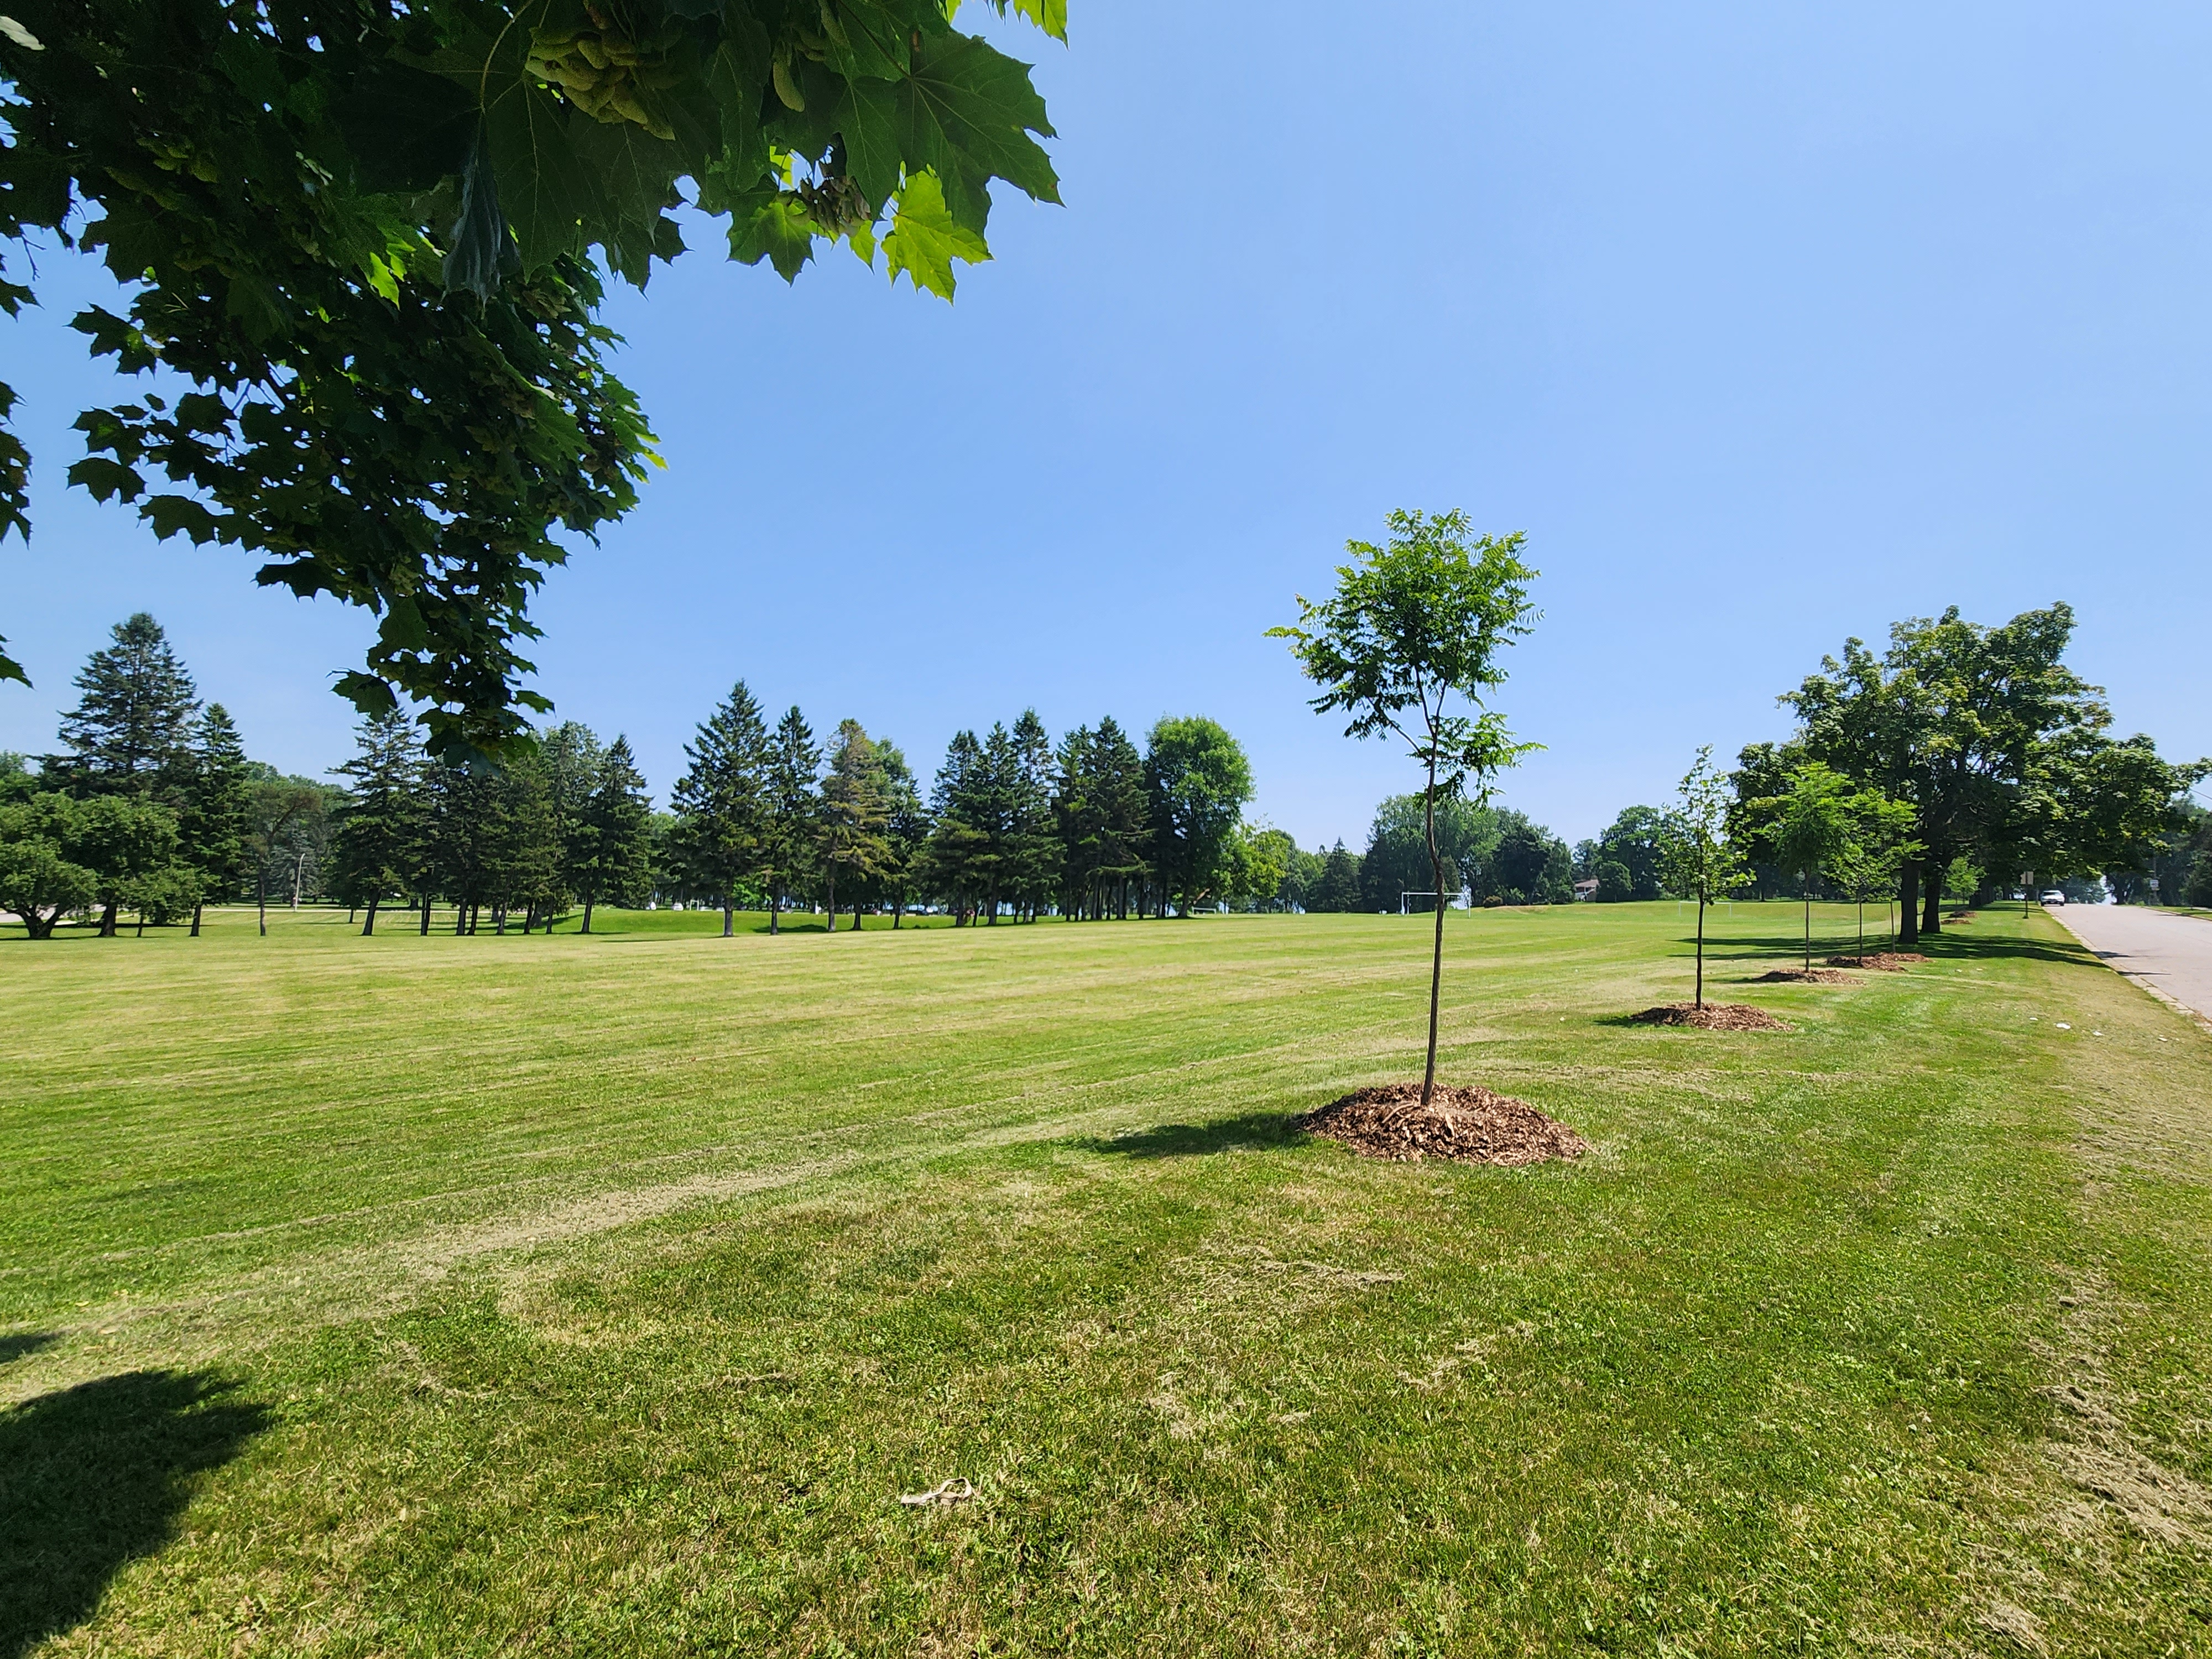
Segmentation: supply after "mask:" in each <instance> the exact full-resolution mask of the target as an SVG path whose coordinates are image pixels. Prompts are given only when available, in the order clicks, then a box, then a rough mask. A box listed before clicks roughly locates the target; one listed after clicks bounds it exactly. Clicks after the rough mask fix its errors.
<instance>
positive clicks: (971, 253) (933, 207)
mask: <svg viewBox="0 0 2212 1659" xmlns="http://www.w3.org/2000/svg"><path fill="white" fill-rule="evenodd" d="M990 257H991V250H990V249H989V248H988V247H987V246H985V245H984V242H983V239H982V238H981V236H979V235H977V234H975V232H974V231H972V230H969V229H968V228H966V227H964V226H963V225H960V224H958V223H956V222H954V220H953V217H952V214H951V210H949V209H947V208H946V206H945V191H944V189H943V188H942V186H941V185H939V183H938V179H937V175H936V174H935V173H912V174H909V175H908V179H907V181H906V184H905V185H904V187H903V188H902V189H901V190H900V191H899V197H898V216H897V217H896V220H894V221H893V222H892V226H891V233H890V235H888V236H886V237H884V263H885V264H886V265H888V267H889V268H890V278H891V280H892V281H893V282H894V283H896V281H897V280H898V276H899V273H900V272H901V271H904V272H905V273H906V275H907V279H908V281H909V282H911V283H913V284H914V285H915V287H916V288H918V289H928V290H929V291H930V292H931V293H932V294H935V295H940V296H941V297H943V298H945V299H947V300H949V299H951V297H952V290H953V288H954V286H955V283H954V279H953V276H952V262H953V261H954V260H955V259H963V260H965V261H966V262H967V263H968V264H981V263H982V262H983V261H984V260H986V259H987V258H990Z"/></svg>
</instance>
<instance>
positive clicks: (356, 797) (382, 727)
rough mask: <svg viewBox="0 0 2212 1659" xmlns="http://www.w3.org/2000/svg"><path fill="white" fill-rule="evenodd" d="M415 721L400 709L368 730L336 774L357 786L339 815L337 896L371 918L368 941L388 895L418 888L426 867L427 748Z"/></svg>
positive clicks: (371, 721) (373, 718)
mask: <svg viewBox="0 0 2212 1659" xmlns="http://www.w3.org/2000/svg"><path fill="white" fill-rule="evenodd" d="M416 730H417V728H416V724H415V722H414V720H412V719H411V718H410V717H409V716H408V715H407V714H404V713H403V712H401V711H399V710H397V709H394V710H393V711H392V712H391V713H389V714H372V715H370V716H369V717H368V719H367V720H363V721H362V723H361V726H360V729H359V730H358V731H357V732H356V733H355V737H354V741H355V743H356V745H358V747H359V749H360V751H361V752H360V753H359V754H357V755H356V756H355V757H354V758H353V759H351V760H349V761H348V762H347V763H345V764H344V765H343V766H341V767H338V768H337V769H336V770H337V772H338V773H339V774H340V775H343V776H345V777H349V778H351V779H352V780H353V781H354V787H353V792H352V793H351V794H350V795H349V797H348V798H347V799H346V801H345V803H344V805H342V806H340V807H339V808H338V812H337V834H336V836H335V837H334V838H333V840H334V845H333V848H332V851H333V853H334V854H335V860H334V863H335V866H336V875H337V881H336V883H335V884H334V889H333V890H334V891H335V892H336V894H337V896H338V897H340V898H342V899H343V900H345V902H347V903H349V904H363V905H366V906H367V907H368V916H367V918H366V919H365V920H364V921H362V928H361V931H362V937H363V938H367V937H368V935H370V934H372V933H375V931H376V911H377V907H378V906H379V905H380V904H381V903H382V902H384V900H385V899H386V897H387V896H396V895H398V894H402V893H405V892H407V891H408V890H410V888H411V887H412V886H413V884H414V883H415V881H416V877H417V876H418V874H419V873H420V871H421V867H422V862H423V852H424V847H423V843H424V841H425V838H426V832H427V829H428V825H427V823H425V821H424V814H423V807H424V801H423V795H422V744H421V742H420V741H419V739H418V738H417V737H416Z"/></svg>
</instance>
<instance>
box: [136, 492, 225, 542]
mask: <svg viewBox="0 0 2212 1659" xmlns="http://www.w3.org/2000/svg"><path fill="white" fill-rule="evenodd" d="M138 516H139V517H140V518H142V519H143V520H146V522H147V523H149V524H150V525H151V526H154V538H155V540H156V541H164V542H166V541H167V540H168V539H169V538H170V537H172V536H173V535H175V534H176V533H177V532H179V531H182V532H184V533H185V535H187V536H189V537H191V539H192V540H194V541H195V542H200V543H207V542H211V541H214V540H216V538H217V537H218V535H219V533H220V531H219V526H217V525H216V517H215V514H214V513H210V512H209V511H208V510H207V508H205V507H203V506H201V505H200V504H199V503H198V502H197V501H194V500H193V499H192V498H191V496H189V495H154V496H149V498H148V499H147V502H146V505H145V506H143V507H140V508H139V509H138Z"/></svg>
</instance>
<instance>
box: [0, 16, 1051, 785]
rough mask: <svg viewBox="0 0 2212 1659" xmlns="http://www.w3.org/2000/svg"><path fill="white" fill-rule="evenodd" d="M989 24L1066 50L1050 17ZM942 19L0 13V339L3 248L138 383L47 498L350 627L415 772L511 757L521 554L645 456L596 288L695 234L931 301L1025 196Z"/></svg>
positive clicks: (646, 436) (526, 591) (778, 264)
mask: <svg viewBox="0 0 2212 1659" xmlns="http://www.w3.org/2000/svg"><path fill="white" fill-rule="evenodd" d="M993 3H994V5H995V7H996V9H998V10H1000V12H1001V13H1002V14H1003V13H1004V12H1006V11H1008V10H1011V11H1012V12H1014V13H1016V14H1017V15H1020V16H1022V17H1024V18H1026V19H1027V20H1028V21H1030V22H1031V23H1033V24H1035V25H1036V27H1039V28H1041V29H1042V30H1044V31H1045V32H1046V33H1048V34H1050V35H1053V36H1054V37H1055V38H1058V39H1062V40H1064V39H1065V37H1066V8H1065V0H993ZM956 11H957V0H524V3H520V4H516V5H513V6H507V5H501V4H497V3H493V0H0V120H4V122H5V131H4V134H0V238H4V239H5V240H0V253H4V252H7V251H8V249H9V245H10V244H12V245H13V247H14V251H15V253H16V255H17V261H16V264H15V269H14V270H9V271H0V308H4V309H5V310H6V311H7V312H8V313H9V314H11V315H12V314H13V313H15V311H16V310H18V309H19V308H20V307H21V306H23V305H24V304H27V303H29V302H32V301H33V300H34V299H35V297H36V295H35V293H34V290H33V287H31V286H27V285H25V284H23V283H17V282H14V281H9V280H8V276H11V275H29V274H30V268H29V265H28V263H27V260H25V259H24V258H22V255H23V254H24V253H25V252H27V251H28V248H29V247H30V246H32V245H34V243H35V241H36V240H37V239H38V238H40V237H41V236H44V237H46V238H49V239H51V240H54V241H58V242H59V243H61V244H63V245H64V246H74V247H80V248H83V249H87V250H92V251H96V252H98V254H99V255H100V258H102V260H103V261H104V263H105V264H106V266H107V269H108V270H110V271H111V272H112V274H113V275H114V276H116V277H117V278H118V280H120V281H121V282H123V283H125V285H126V292H127V293H128V295H129V296H130V303H129V307H128V309H127V312H126V313H125V314H122V315H117V314H115V313H112V312H110V311H107V310H105V309H102V308H100V307H93V308H91V309H89V310H88V311H86V312H84V313H82V314H81V315H80V316H78V317H77V318H76V319H75V326H76V328H78V329H79V330H81V331H82V332H83V333H84V334H86V335H87V336H88V338H89V341H90V345H91V349H92V351H93V352H94V354H95V355H97V356H104V357H107V358H110V359H112V361H113V362H114V364H115V366H116V368H118V369H119V370H121V371H123V372H125V373H129V374H145V373H147V372H148V371H155V373H153V374H152V376H151V381H150V384H151V386H152V387H153V389H152V390H150V391H149V392H146V393H145V394H143V395H142V396H140V397H139V398H137V400H136V401H132V402H127V403H119V404H112V405H111V406H108V407H105V408H100V409H94V410H88V411H86V412H85V414H84V415H82V416H81V417H80V418H79V420H78V422H77V426H78V428H79V429H80V430H81V431H82V432H83V433H84V435H85V441H86V448H87V452H88V453H87V454H86V455H85V457H84V458H83V459H81V460H79V461H77V462H76V465H74V466H72V467H71V468H70V479H71V481H72V482H74V483H78V484H80V485H82V486H83V487H84V488H86V489H89V490H90V491H91V492H92V493H93V494H94V495H95V496H96V497H98V498H99V499H100V500H102V501H106V500H110V499H119V500H122V501H129V502H131V503H134V504H135V505H136V507H137V511H138V513H139V514H140V516H141V517H142V518H143V519H144V520H146V521H147V522H148V523H149V525H151V526H152V527H153V529H154V531H155V534H156V535H158V536H160V537H162V538H165V539H166V538H167V537H169V536H172V535H176V534H179V533H182V534H184V535H186V536H189V537H190V538H192V539H193V540H194V541H195V542H201V543H207V542H216V543H224V544H234V545H237V546H240V547H242V548H246V549H248V550H252V551H254V552H256V553H258V554H260V555H262V556H264V559H265V561H266V562H264V564H263V565H262V567H261V568H260V570H259V572H258V578H257V580H259V581H261V582H262V583H264V585H271V586H284V587H288V588H289V589H291V590H292V591H293V592H295V593H298V594H301V595H302V596H306V595H312V594H317V593H330V594H334V595H336V596H337V597H338V598H339V599H343V600H345V601H347V602H348V603H350V604H355V605H363V606H366V607H368V609H369V610H371V611H374V613H375V614H376V616H377V617H378V619H379V622H378V631H377V638H376V641H375V643H374V646H373V647H371V649H370V650H369V652H368V659H367V661H366V663H365V664H364V665H363V666H362V668H361V669H359V670H356V671H354V672H351V673H349V674H347V675H345V676H343V678H341V679H340V681H339V684H338V690H340V691H341V692H342V693H343V694H344V695H345V696H349V698H351V699H352V701H353V702H355V703H356V705H358V706H359V707H360V708H362V710H363V711H364V712H367V713H378V712H382V711H386V710H389V709H391V708H394V707H396V706H397V705H398V701H399V700H400V699H401V698H403V697H404V698H408V699H412V700H415V701H419V702H423V703H425V704H426V705H428V707H427V708H426V711H425V713H424V714H423V715H422V722H423V724H424V726H426V727H427V728H428V736H429V744H430V747H431V749H432V750H434V752H437V753H441V754H445V755H448V756H452V757H466V756H467V755H469V754H471V753H476V752H495V751H498V750H501V749H504V748H507V747H508V746H510V745H512V744H514V743H517V742H526V741H527V736H526V734H527V732H528V726H527V720H526V716H525V714H523V713H522V712H521V711H522V710H524V709H531V710H543V709H544V708H548V707H550V705H549V704H547V703H546V702H545V701H544V699H543V698H542V697H539V696H537V695H536V694H535V693H532V692H531V691H529V690H525V689H524V688H523V687H522V686H521V684H520V678H521V676H523V675H524V674H526V673H527V672H528V671H529V670H530V667H531V665H530V663H529V662H528V661H526V659H523V658H522V657H521V656H520V655H519V654H518V651H517V647H518V646H519V645H520V643H521V642H522V641H526V640H527V639H529V638H530V637H532V636H533V635H535V634H536V632H537V629H535V628H534V627H533V626H532V623H530V621H529V617H528V615H527V603H528V599H529V598H530V595H531V593H532V591H533V590H534V589H535V588H536V587H537V586H538V583H539V581H540V580H542V579H543V576H544V571H545V570H546V569H547V568H549V567H550V566H552V565H556V564H558V563H560V562H562V561H563V559H564V558H565V557H566V551H565V549H564V547H563V545H562V542H561V541H560V540H558V539H556V535H557V533H558V532H562V531H566V532H572V533H574V534H578V535H581V536H584V537H586V538H590V537H592V536H594V535H595V533H596V532H597V530H598V528H599V526H602V525H604V524H606V523H607V522H609V521H610V520H614V519H617V518H619V517H620V516H621V515H622V514H623V513H625V512H626V511H628V510H629V507H631V506H633V505H634V504H635V501H636V499H637V496H636V490H637V485H638V483H640V481H641V479H642V478H643V477H644V475H645V469H646V467H647V465H649V464H651V463H652V462H653V460H654V459H655V457H654V455H653V435H652V433H651V431H650V429H649V428H648V426H647V422H646V420H645V417H644V415H643V413H642V411H641V410H640V409H639V407H638V404H637V400H636V398H635V397H634V396H633V395H632V393H631V392H630V391H629V388H628V387H626V386H623V384H622V382H621V381H619V380H617V379H616V378H615V377H614V375H613V374H611V372H610V371H609V369H608V368H607V364H606V353H607V351H608V349H609V348H610V347H611V346H612V345H613V344H614V343H616V339H615V336H614V335H613V334H612V333H611V331H609V330H608V329H606V328H605V326H604V325H602V324H600V323H599V320H598V316H597V313H598V307H599V301H600V299H601V294H602V282H603V280H604V278H605V276H608V275H611V276H614V277H616V278H618V279H620V280H623V281H627V282H630V283H635V284H637V285H639V286H640V287H642V286H643V285H644V283H645V282H646V279H647V274H648V272H649V270H650V265H651V262H652V261H653V259H656V258H659V259H664V260H665V259H672V258H675V257H676V256H677V255H678V253H680V252H683V251H684V242H683V239H682V237H681V235H680V234H679V233H678V227H677V223H676V221H675V220H674V219H673V218H672V217H671V210H674V209H676V208H678V207H680V206H682V205H684V204H686V203H690V204H693V205H696V207H698V208H700V209H702V210H704V211H705V212H707V213H708V214H710V215H715V216H722V217H725V218H726V220H727V222H728V242H729V251H730V254H731V257H732V258H736V259H738V260H742V261H744V262H745V263H747V264H757V263H759V262H760V261H762V260H763V259H765V260H767V261H768V262H769V264H772V265H773V266H774V268H775V270H777V271H778V272H779V273H781V275H782V276H784V277H785V278H786V279H787V280H790V279H793V278H795V277H796V276H798V274H799V270H800V269H801V267H802V266H804V265H805V263H806V262H807V260H808V259H809V258H811V257H812V256H813V254H814V253H815V252H816V251H817V247H818V246H820V245H821V244H823V243H824V242H837V241H842V242H844V243H845V244H846V245H847V246H849V247H851V248H852V249H853V251H854V252H855V253H857V254H858V255H859V256H860V258H863V259H865V260H867V261H869V262H870V263H874V262H875V261H876V260H877V259H878V257H879V256H880V258H881V260H882V263H883V267H884V269H885V270H886V271H887V272H888V273H889V275H890V277H891V279H892V280H893V281H894V282H896V280H897V278H898V277H899V276H901V275H902V274H903V275H904V276H906V277H907V278H908V280H909V281H910V282H912V283H914V284H915V286H916V287H917V288H921V289H928V290H930V291H932V292H933V293H937V294H940V295H945V296H946V297H948V298H949V297H950V296H951V293H952V290H953V285H954V270H953V265H954V262H955V261H961V262H966V263H974V262H976V261H980V260H982V259H986V258H989V257H990V255H989V248H988V245H987V242H986V240H985V238H984V232H985V224H986V220H987V216H988V214H989V211H990V205H991V196H990V185H991V181H992V180H993V179H1004V180H1006V181H1007V182H1008V183H1010V184H1012V185H1014V186H1016V187H1017V188H1018V189H1019V190H1021V191H1024V192H1025V193H1026V194H1027V195H1029V196H1030V197H1033V198H1036V199H1038V200H1042V201H1057V200H1058V199H1059V185H1058V180H1057V179H1056V177H1055V175H1054V172H1053V168H1052V163H1051V161H1050V159H1049V158H1048V155H1046V153H1045V151H1044V149H1043V148H1042V145H1041V144H1040V143H1038V140H1039V139H1040V138H1045V137H1052V136H1053V133H1052V128H1051V125H1050V124H1049V123H1048V121H1047V119H1046V117H1045V108H1044V104H1043V101H1042V100H1041V99H1040V98H1039V97H1038V95H1037V94H1036V90H1035V88H1033V87H1032V86H1031V84H1030V76H1029V70H1028V67H1027V66H1026V65H1025V64H1020V63H1018V62H1016V61H1015V60H1014V59H1012V58H1008V57H1006V56H1005V55H1004V54H1003V53H1001V52H999V51H998V50H997V49H996V48H995V47H994V46H991V45H990V44H989V43H988V42H987V41H985V40H982V39H981V38H980V37H978V36H975V35H972V34H966V33H961V32H960V31H959V30H958V29H957V28H956V27H954V16H953V15H954V13H955V12H956ZM14 402H15V394H14V393H13V392H11V391H9V389H8V388H7V387H6V386H0V422H4V420H5V417H6V416H7V414H8V412H9V409H10V408H11V407H12V405H13V404H14ZM29 469H30V457H29V455H28V453H27V451H26V449H25V447H24V446H23V445H22V443H21V441H20V440H18V439H17V438H16V437H15V435H13V434H12V433H10V432H9V431H8V430H7V429H6V428H5V426H4V424H0V534H4V533H5V532H6V531H8V530H9V529H14V530H15V531H17V532H20V533H21V534H22V535H23V536H24V537H25V538H28V536H29V534H30V529H31V526H30V519H29V496H28V479H29ZM152 474H159V475H161V477H165V478H166V479H167V482H168V483H169V484H170V485H171V486H173V488H171V489H160V488H157V487H156V481H155V480H154V479H153V478H152V477H151V476H150V475H152ZM0 678H17V679H21V678H23V676H22V672H21V669H20V667H18V666H17V665H15V663H13V662H11V661H9V660H8V659H6V658H5V657H4V656H0Z"/></svg>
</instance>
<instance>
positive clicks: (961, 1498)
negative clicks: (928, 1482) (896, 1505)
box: [899, 1474, 975, 1510]
mask: <svg viewBox="0 0 2212 1659" xmlns="http://www.w3.org/2000/svg"><path fill="white" fill-rule="evenodd" d="M974 1496H975V1482H974V1481H972V1480H969V1479H968V1477H967V1476H965V1475H961V1474H956V1475H954V1476H953V1477H952V1479H951V1480H942V1481H939V1483H938V1484H937V1485H936V1486H932V1487H931V1488H930V1489H929V1490H928V1491H927V1492H901V1493H900V1494H899V1502H900V1503H902V1504H905V1505H906V1506H907V1507H908V1509H910V1510H926V1509H927V1508H929V1507H930V1506H931V1505H932V1504H964V1503H966V1502H967V1501H968V1500H969V1498H973V1497H974Z"/></svg>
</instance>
